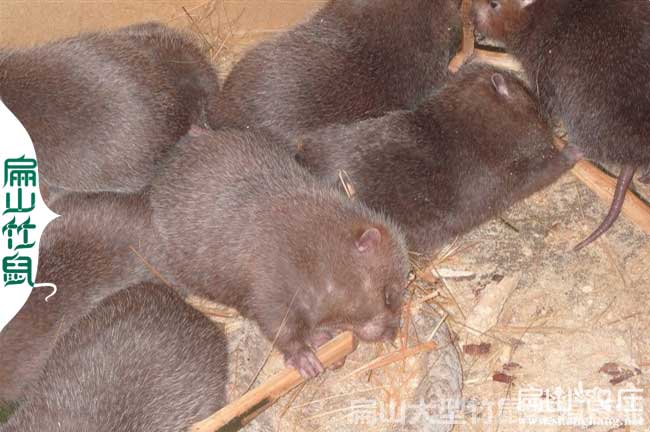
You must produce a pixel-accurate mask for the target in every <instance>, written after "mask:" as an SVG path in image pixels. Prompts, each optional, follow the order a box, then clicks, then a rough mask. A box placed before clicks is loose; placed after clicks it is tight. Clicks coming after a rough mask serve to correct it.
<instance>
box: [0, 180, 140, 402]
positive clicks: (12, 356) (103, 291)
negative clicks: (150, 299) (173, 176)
mask: <svg viewBox="0 0 650 432" xmlns="http://www.w3.org/2000/svg"><path fill="white" fill-rule="evenodd" d="M52 209H53V210H54V211H55V212H57V213H59V214H61V215H62V216H61V217H60V218H58V219H56V220H54V221H53V222H52V223H51V224H50V225H48V227H47V229H46V230H45V232H44V234H43V236H42V237H41V244H40V253H39V262H38V272H37V282H50V283H55V284H56V285H57V287H58V291H57V293H56V295H54V296H53V297H51V298H50V299H49V301H48V302H45V297H46V296H47V295H48V294H50V290H49V289H48V288H41V289H35V290H34V291H33V292H32V294H31V296H30V297H29V299H28V300H27V303H26V304H25V306H24V307H23V308H22V309H21V310H20V312H19V313H18V315H16V317H15V318H14V319H13V320H12V321H11V322H10V323H9V324H8V325H7V326H6V327H5V328H4V329H3V330H2V332H0V401H13V400H16V399H18V398H21V397H22V396H23V395H24V390H25V388H26V386H28V385H29V384H31V383H33V382H34V381H35V380H36V379H37V377H38V376H39V374H40V373H41V370H42V368H43V366H44V364H45V361H46V360H47V358H48V356H49V354H50V352H51V350H52V347H53V346H54V343H55V341H56V340H57V338H58V337H60V336H61V335H62V334H63V333H65V331H66V330H67V329H68V328H69V327H70V326H71V325H72V324H74V322H75V321H77V320H78V319H79V318H80V317H82V316H83V315H84V314H85V313H86V312H88V310H90V308H91V307H92V306H93V305H95V304H97V302H99V301H101V300H102V299H103V298H105V297H107V296H108V295H110V294H112V293H114V292H115V291H116V290H118V289H120V288H122V287H125V286H128V285H129V284H132V283H135V282H138V281H141V280H143V279H146V278H148V277H149V273H148V271H147V270H146V269H145V268H144V266H143V265H142V263H141V261H140V260H139V259H138V258H137V257H136V256H135V255H134V254H133V253H132V252H131V250H130V249H129V246H133V247H135V248H136V249H137V248H138V247H139V243H140V242H141V241H142V240H143V239H145V238H147V237H150V235H151V233H150V217H151V215H150V208H149V203H148V197H147V195H146V194H133V195H122V194H115V193H108V192H105V193H98V194H68V195H66V196H64V197H62V198H60V199H58V200H56V202H55V203H54V204H53V205H52Z"/></svg>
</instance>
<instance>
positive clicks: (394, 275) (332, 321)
mask: <svg viewBox="0 0 650 432" xmlns="http://www.w3.org/2000/svg"><path fill="white" fill-rule="evenodd" d="M348 235H349V237H348V239H347V241H345V242H344V243H343V244H344V246H339V250H338V252H339V253H337V254H336V256H330V257H329V261H330V262H329V265H328V267H329V269H328V271H327V276H326V278H325V279H324V280H323V281H324V282H323V283H325V285H326V289H325V291H326V292H327V294H326V297H325V298H323V299H322V302H319V303H320V305H319V307H320V308H321V310H320V312H321V313H320V314H318V315H320V319H319V322H316V323H314V324H315V327H316V328H323V329H330V330H352V331H353V332H354V333H355V334H356V335H357V336H358V337H359V338H360V339H361V340H365V341H378V340H392V339H394V337H395V335H396V333H397V330H398V329H399V325H400V316H401V306H402V297H403V295H404V291H405V288H406V285H407V282H408V272H409V264H408V256H407V252H406V248H405V246H404V240H403V237H402V234H401V232H399V231H398V230H397V228H393V227H392V225H391V224H389V225H384V224H377V225H375V224H365V225H359V226H357V227H353V228H352V230H351V232H349V233H348ZM343 247H344V248H345V250H341V249H342V248H343Z"/></svg>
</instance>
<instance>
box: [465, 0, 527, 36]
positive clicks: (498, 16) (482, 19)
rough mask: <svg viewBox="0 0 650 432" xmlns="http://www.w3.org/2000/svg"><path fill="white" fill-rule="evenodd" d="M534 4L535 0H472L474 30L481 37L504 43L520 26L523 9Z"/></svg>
mask: <svg viewBox="0 0 650 432" xmlns="http://www.w3.org/2000/svg"><path fill="white" fill-rule="evenodd" d="M534 2H535V0H474V2H473V4H472V21H473V22H474V28H475V29H476V31H477V32H479V33H481V34H482V35H483V36H486V37H488V38H490V39H494V40H497V41H501V42H504V41H505V39H506V37H507V36H508V34H509V33H510V32H512V31H515V30H516V29H517V28H518V26H519V25H521V21H522V18H523V15H524V9H525V8H526V7H528V6H530V5H531V4H532V3H534Z"/></svg>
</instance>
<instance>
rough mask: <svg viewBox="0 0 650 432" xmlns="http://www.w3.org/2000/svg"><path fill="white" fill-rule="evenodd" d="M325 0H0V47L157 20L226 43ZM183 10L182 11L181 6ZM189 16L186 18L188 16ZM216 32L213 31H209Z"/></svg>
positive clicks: (285, 21) (290, 20)
mask: <svg viewBox="0 0 650 432" xmlns="http://www.w3.org/2000/svg"><path fill="white" fill-rule="evenodd" d="M324 3H325V0H108V1H98V0H95V1H84V0H0V47H8V46H9V47H16V46H28V45H31V44H35V43H40V42H44V41H48V40H51V39H56V38H60V37H64V36H69V35H74V34H77V33H79V32H81V31H87V30H98V29H106V28H111V27H117V26H122V25H127V24H131V23H135V22H139V21H146V20H159V21H163V22H166V23H169V24H172V25H175V26H179V27H188V26H197V27H201V28H202V29H203V31H206V33H209V34H213V33H219V35H220V37H221V38H225V36H224V35H228V34H230V33H232V34H230V36H229V37H228V38H227V39H228V42H229V43H235V44H237V43H238V41H242V42H241V43H244V44H245V42H244V41H245V40H246V39H256V38H260V37H265V36H267V35H268V34H272V33H274V32H277V31H280V30H283V29H285V28H287V27H288V26H291V25H293V24H295V23H297V22H300V21H302V20H304V19H305V17H306V16H308V15H309V14H310V13H312V12H313V11H314V10H316V9H317V8H318V7H320V6H321V5H322V4H324ZM183 8H185V10H187V13H186V12H185V11H184V10H183ZM188 13H189V15H191V16H192V19H190V18H189V17H188ZM215 37H216V36H215Z"/></svg>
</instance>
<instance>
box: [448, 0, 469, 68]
mask: <svg viewBox="0 0 650 432" xmlns="http://www.w3.org/2000/svg"><path fill="white" fill-rule="evenodd" d="M471 12H472V0H463V3H462V4H461V5H460V16H461V20H462V23H463V36H462V40H461V45H460V51H459V52H458V54H456V55H455V56H454V58H453V59H452V60H451V62H449V71H450V72H451V73H456V72H458V69H460V68H461V66H463V64H465V62H466V61H467V59H469V58H470V57H471V56H472V53H473V52H474V26H473V25H472V20H471V17H470V14H471Z"/></svg>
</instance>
